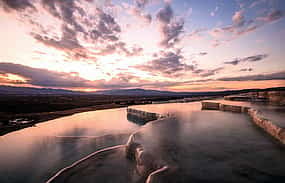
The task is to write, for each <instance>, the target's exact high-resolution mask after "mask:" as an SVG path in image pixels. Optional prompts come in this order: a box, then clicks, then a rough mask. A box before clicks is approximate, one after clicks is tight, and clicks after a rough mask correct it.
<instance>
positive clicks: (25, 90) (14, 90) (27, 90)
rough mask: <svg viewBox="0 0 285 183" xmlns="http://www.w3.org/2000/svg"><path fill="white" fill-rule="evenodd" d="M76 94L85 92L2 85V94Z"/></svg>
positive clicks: (0, 92) (0, 88)
mask: <svg viewBox="0 0 285 183" xmlns="http://www.w3.org/2000/svg"><path fill="white" fill-rule="evenodd" d="M71 94H73V95H76V94H84V92H77V91H71V90H63V89H52V88H32V87H14V86H3V85H2V86H1V85H0V95H71Z"/></svg>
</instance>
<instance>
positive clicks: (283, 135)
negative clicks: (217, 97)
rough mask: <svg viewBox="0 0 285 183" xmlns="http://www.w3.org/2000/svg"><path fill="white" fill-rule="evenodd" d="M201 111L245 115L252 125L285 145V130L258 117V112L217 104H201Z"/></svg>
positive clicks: (247, 108)
mask: <svg viewBox="0 0 285 183" xmlns="http://www.w3.org/2000/svg"><path fill="white" fill-rule="evenodd" d="M202 109H205V110H208V109H210V110H220V111H229V112H238V113H246V114H248V115H249V116H250V118H251V119H252V121H253V122H254V124H256V125H257V126H259V127H260V128H262V129H263V130H264V131H265V132H267V133H268V134H270V135H271V136H273V137H274V138H275V139H277V140H279V141H280V142H281V143H283V144H285V129H284V128H282V127H279V126H277V125H276V124H274V123H273V122H272V121H270V120H268V119H265V118H263V117H262V116H261V115H260V111H258V110H256V109H253V108H249V107H245V106H235V105H229V104H221V103H217V102H202Z"/></svg>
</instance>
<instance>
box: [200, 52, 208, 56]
mask: <svg viewBox="0 0 285 183" xmlns="http://www.w3.org/2000/svg"><path fill="white" fill-rule="evenodd" d="M207 54H208V53H207V52H200V53H199V55H200V56H204V55H207Z"/></svg>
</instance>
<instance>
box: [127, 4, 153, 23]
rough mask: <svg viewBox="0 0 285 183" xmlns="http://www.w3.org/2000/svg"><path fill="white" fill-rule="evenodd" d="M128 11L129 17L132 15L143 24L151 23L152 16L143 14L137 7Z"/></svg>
mask: <svg viewBox="0 0 285 183" xmlns="http://www.w3.org/2000/svg"><path fill="white" fill-rule="evenodd" d="M129 11H130V14H131V15H134V16H135V17H137V18H138V19H140V20H142V21H144V22H145V23H151V21H152V16H151V15H150V14H145V13H143V11H142V10H141V9H139V8H137V7H130V10H129Z"/></svg>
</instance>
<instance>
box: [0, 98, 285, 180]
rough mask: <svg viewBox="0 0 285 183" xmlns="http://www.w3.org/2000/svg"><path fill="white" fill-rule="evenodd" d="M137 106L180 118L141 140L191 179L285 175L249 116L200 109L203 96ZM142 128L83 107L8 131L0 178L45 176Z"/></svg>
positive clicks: (122, 116)
mask: <svg viewBox="0 0 285 183" xmlns="http://www.w3.org/2000/svg"><path fill="white" fill-rule="evenodd" d="M133 108H137V109H141V110H145V111H149V112H156V113H160V114H165V115H166V114H169V115H174V116H176V118H177V120H178V121H171V122H168V123H165V124H159V125H157V124H158V123H154V124H152V123H149V124H147V125H146V127H145V128H143V129H142V130H143V131H144V133H143V139H142V140H143V141H144V143H145V144H144V145H146V146H149V147H148V148H149V149H153V150H154V151H155V153H154V154H157V155H159V157H160V158H164V159H165V161H167V162H168V163H170V164H173V165H174V166H175V165H179V167H180V168H181V171H180V172H181V174H180V175H179V176H181V177H184V178H185V180H186V182H187V181H188V180H191V181H198V182H199V181H201V182H205V181H211V180H216V181H222V180H224V179H223V177H227V180H228V181H229V182H237V181H235V180H239V181H243V182H244V181H248V182H250V179H252V182H256V179H255V177H260V181H261V182H262V181H267V180H272V176H271V175H272V174H273V175H277V177H280V176H281V175H283V174H284V175H285V167H284V166H283V165H282V164H281V163H280V162H282V161H283V162H284V161H285V159H284V158H283V157H285V151H284V147H283V146H282V147H280V145H279V144H278V142H276V141H274V140H273V139H272V138H271V137H270V136H268V135H267V134H265V133H264V132H262V131H261V130H259V129H258V128H256V127H255V126H254V125H253V123H252V122H250V119H249V117H248V116H246V115H244V114H236V113H230V112H221V111H201V103H200V102H192V103H168V104H155V105H140V106H133ZM138 128H139V126H138V125H137V124H135V123H131V122H130V121H128V120H127V114H126V108H122V109H110V110H102V111H95V112H86V113H80V114H76V115H73V116H68V117H64V118H59V119H56V120H51V121H48V122H45V123H40V124H38V125H37V126H36V127H31V128H27V129H23V130H20V131H16V132H13V133H10V134H7V135H5V136H2V137H0V162H1V165H0V182H1V183H14V182H23V183H25V182H26V183H33V182H37V183H38V182H44V181H46V180H47V179H48V178H49V177H51V176H52V175H54V174H55V173H56V172H57V171H58V170H60V169H61V168H63V167H66V166H68V165H70V164H71V163H73V162H74V161H76V160H78V159H81V158H82V157H84V156H86V155H88V154H90V153H92V152H94V151H96V150H98V149H102V148H104V147H110V146H114V145H118V144H123V143H125V142H126V141H127V139H128V136H129V134H130V133H132V132H134V131H136V130H137V129H138ZM108 134H113V135H108ZM118 134H121V135H118ZM79 137H80V138H79ZM264 167H265V168H264ZM266 167H268V168H267V169H266ZM110 168H111V167H110ZM282 168H284V169H282ZM187 172H188V173H189V172H191V173H190V174H188V173H187ZM205 172H206V173H207V174H209V175H210V176H211V177H209V179H207V178H205V177H204V174H205ZM264 172H265V173H264ZM240 175H242V176H244V177H242V176H240ZM246 176H247V177H246ZM232 177H233V178H235V180H231V178H232ZM204 178H205V179H204ZM281 178H283V177H281ZM258 180H259V179H258ZM257 182H258V181H257Z"/></svg>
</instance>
